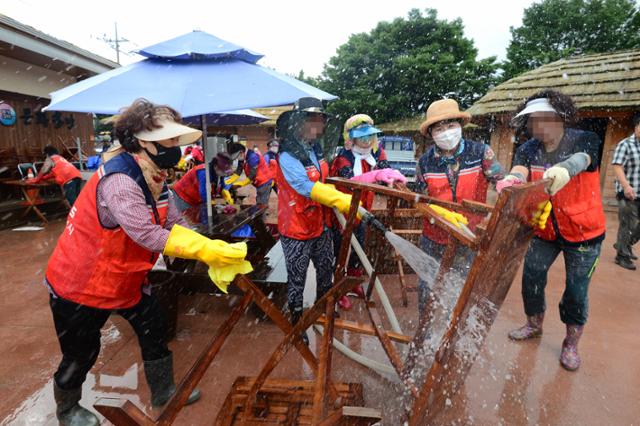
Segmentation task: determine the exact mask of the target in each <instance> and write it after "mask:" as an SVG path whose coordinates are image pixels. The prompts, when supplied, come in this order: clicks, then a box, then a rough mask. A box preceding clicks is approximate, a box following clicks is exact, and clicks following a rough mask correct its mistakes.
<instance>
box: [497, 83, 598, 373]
mask: <svg viewBox="0 0 640 426" xmlns="http://www.w3.org/2000/svg"><path fill="white" fill-rule="evenodd" d="M575 117H576V108H575V106H574V104H573V101H572V99H571V98H570V97H569V96H567V95H564V94H562V93H560V92H557V91H555V90H549V89H547V90H543V91H541V92H538V93H536V94H534V95H533V96H531V97H530V98H528V99H527V100H526V101H525V102H524V103H523V104H522V105H520V107H519V108H518V109H517V114H516V116H515V118H514V121H513V124H514V125H515V126H516V127H520V128H524V127H526V130H527V132H528V134H529V135H530V136H531V139H529V140H528V141H527V142H525V143H524V144H523V145H521V146H520V147H519V148H518V150H517V151H516V154H515V156H514V160H513V168H512V169H511V172H509V174H508V175H507V176H506V177H505V178H504V180H503V181H501V182H498V185H497V189H498V191H502V189H503V188H505V187H508V186H511V185H515V184H520V183H524V182H527V181H531V182H535V181H538V180H540V179H549V180H550V181H551V183H550V185H549V186H548V188H547V191H548V193H549V194H550V195H551V207H550V215H549V217H548V218H547V220H546V224H545V225H544V227H541V228H539V229H537V230H536V234H535V236H534V238H533V239H532V240H531V243H530V244H529V249H528V250H527V254H526V255H525V258H524V270H523V273H522V300H523V302H524V311H525V314H526V316H527V322H526V324H525V325H524V326H522V327H520V328H518V329H516V330H513V331H511V332H510V333H509V338H511V339H512V340H526V339H531V338H534V337H539V336H541V335H542V322H543V320H544V313H545V310H546V308H547V306H546V300H545V294H544V292H545V287H546V285H547V276H548V273H549V268H551V265H552V264H553V262H554V261H555V260H556V258H557V257H558V255H559V254H560V253H562V255H563V257H564V265H565V270H566V280H565V290H564V293H563V295H562V300H561V302H560V305H559V308H560V319H561V320H562V322H563V323H564V324H566V329H567V332H566V337H565V339H564V341H563V342H562V352H561V354H560V364H561V365H562V367H564V368H565V369H566V370H570V371H573V370H577V369H578V367H580V363H581V360H580V356H579V355H578V341H579V340H580V337H581V336H582V332H583V329H584V325H585V323H586V322H587V315H588V290H589V282H590V281H591V277H592V275H593V272H594V270H595V268H596V264H597V263H598V257H599V255H600V247H601V244H602V240H603V239H604V236H605V217H604V211H603V209H602V199H601V197H600V173H599V172H598V166H599V164H600V158H599V152H600V151H599V150H600V138H599V137H598V135H596V134H595V133H592V132H587V131H583V130H577V129H573V128H571V127H569V126H570V124H571V123H572V122H573V121H574V119H575Z"/></svg>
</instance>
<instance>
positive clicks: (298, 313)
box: [289, 308, 309, 346]
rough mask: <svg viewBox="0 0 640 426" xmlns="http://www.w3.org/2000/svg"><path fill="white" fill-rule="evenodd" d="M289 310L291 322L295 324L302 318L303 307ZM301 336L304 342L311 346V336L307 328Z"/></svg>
mask: <svg viewBox="0 0 640 426" xmlns="http://www.w3.org/2000/svg"><path fill="white" fill-rule="evenodd" d="M289 312H291V324H293V325H294V326H295V325H296V324H297V323H298V322H299V321H300V318H302V309H291V308H289ZM300 337H301V338H302V341H303V342H304V344H305V345H307V346H309V337H308V336H307V331H306V330H305V331H303V332H302V334H301V335H300Z"/></svg>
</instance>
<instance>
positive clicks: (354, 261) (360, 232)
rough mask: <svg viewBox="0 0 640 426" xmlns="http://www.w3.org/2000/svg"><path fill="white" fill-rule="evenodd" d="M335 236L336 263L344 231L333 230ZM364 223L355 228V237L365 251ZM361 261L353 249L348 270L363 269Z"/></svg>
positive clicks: (339, 229) (340, 229)
mask: <svg viewBox="0 0 640 426" xmlns="http://www.w3.org/2000/svg"><path fill="white" fill-rule="evenodd" d="M331 232H332V234H333V253H334V255H335V256H336V262H337V261H338V259H337V256H338V255H339V254H340V246H341V245H342V233H343V232H344V230H343V229H342V228H339V227H338V228H333V229H332V230H331ZM364 233H365V229H364V223H362V222H360V223H359V224H358V226H355V227H354V228H353V235H355V237H356V239H357V240H358V242H359V243H360V245H361V246H362V249H363V250H364ZM361 266H362V265H361V263H360V259H358V255H357V254H356V252H355V250H353V248H352V249H351V254H350V255H349V261H348V262H347V267H348V268H359V267H361Z"/></svg>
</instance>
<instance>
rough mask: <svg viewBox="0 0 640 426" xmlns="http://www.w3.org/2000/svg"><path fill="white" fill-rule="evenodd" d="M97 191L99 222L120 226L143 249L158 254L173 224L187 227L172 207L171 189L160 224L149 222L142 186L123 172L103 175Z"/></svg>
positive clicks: (173, 206)
mask: <svg viewBox="0 0 640 426" xmlns="http://www.w3.org/2000/svg"><path fill="white" fill-rule="evenodd" d="M97 192H98V194H97V200H98V217H99V219H100V222H102V225H103V226H105V227H107V228H112V227H116V226H118V225H119V226H121V227H122V229H123V230H124V232H126V233H127V235H128V236H129V237H130V238H131V239H132V240H133V241H135V242H136V243H138V244H140V245H141V246H142V247H144V248H146V249H147V250H150V251H153V252H156V253H162V251H163V250H164V246H165V245H166V244H167V238H169V230H170V229H171V228H172V227H173V225H175V224H179V225H182V226H188V225H187V223H186V222H185V220H184V219H183V218H182V215H180V212H179V211H178V209H177V208H176V205H175V202H174V200H173V194H171V191H169V210H168V213H167V222H166V223H165V225H164V227H162V226H159V225H155V224H154V223H153V222H151V216H150V215H149V209H148V208H147V203H146V201H145V199H144V193H143V192H142V189H141V188H140V186H138V184H137V183H136V182H135V181H134V180H133V179H131V178H130V177H129V176H127V175H125V174H123V173H115V174H112V175H109V176H107V177H105V178H103V179H102V180H101V181H100V182H99V183H98V190H97Z"/></svg>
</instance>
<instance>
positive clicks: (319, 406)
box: [311, 296, 336, 424]
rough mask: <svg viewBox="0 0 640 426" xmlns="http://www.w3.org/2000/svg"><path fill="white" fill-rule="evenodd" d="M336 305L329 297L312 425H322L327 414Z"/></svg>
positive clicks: (314, 395)
mask: <svg viewBox="0 0 640 426" xmlns="http://www.w3.org/2000/svg"><path fill="white" fill-rule="evenodd" d="M335 307H336V303H335V300H334V299H333V297H331V296H330V297H328V298H327V300H326V302H325V314H324V315H325V318H326V319H327V326H326V327H325V328H324V333H323V334H322V341H321V343H320V355H319V357H318V374H317V376H316V385H315V387H314V392H313V410H312V414H311V422H312V424H317V423H320V420H321V419H323V418H324V416H325V412H326V403H325V393H326V389H327V384H328V382H329V380H330V378H331V352H332V348H333V321H334V317H333V313H334V311H335Z"/></svg>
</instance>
